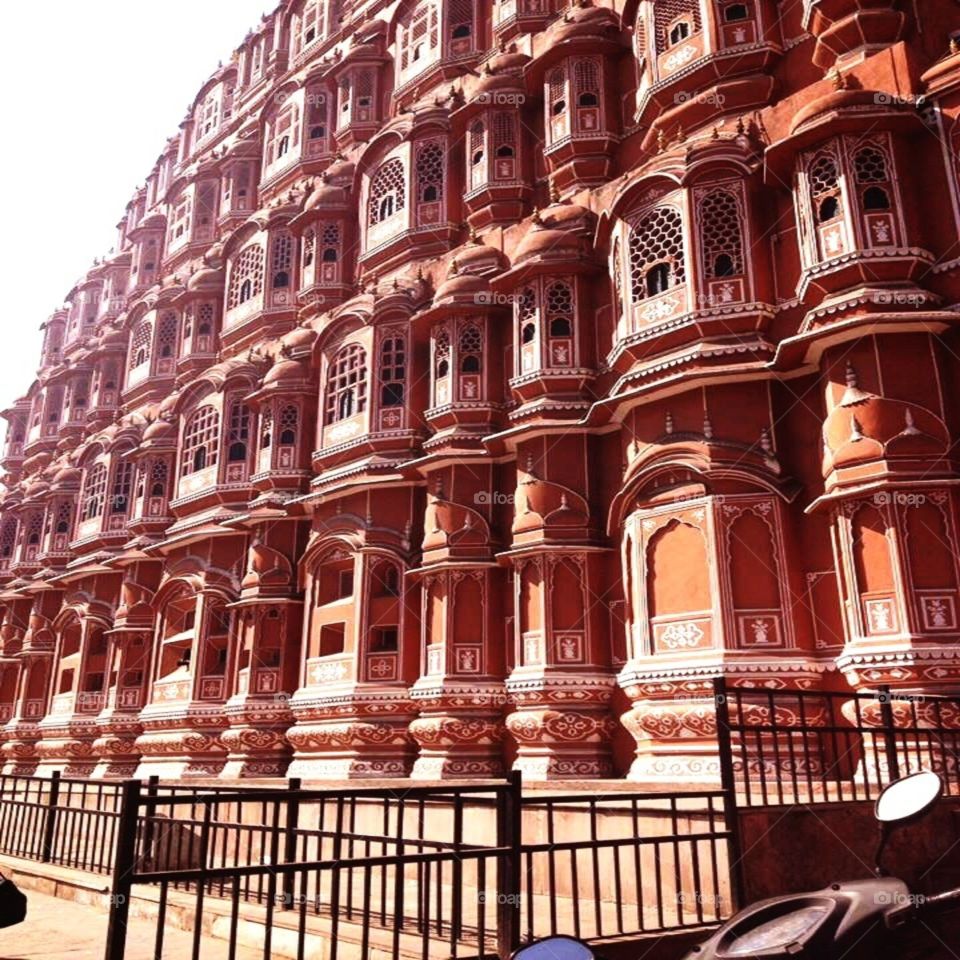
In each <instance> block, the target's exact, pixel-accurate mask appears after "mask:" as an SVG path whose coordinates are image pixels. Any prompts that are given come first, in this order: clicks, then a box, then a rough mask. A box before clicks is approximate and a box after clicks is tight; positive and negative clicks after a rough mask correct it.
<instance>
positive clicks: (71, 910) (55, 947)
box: [0, 890, 263, 960]
mask: <svg viewBox="0 0 960 960" xmlns="http://www.w3.org/2000/svg"><path fill="white" fill-rule="evenodd" d="M24 892H25V893H26V894H27V898H28V905H27V919H26V920H25V921H24V922H23V923H20V924H18V925H17V926H15V927H7V928H6V929H5V930H0V960H103V954H104V948H105V944H106V939H107V915H106V914H105V913H103V912H102V911H100V910H98V909H97V908H96V907H92V906H89V905H87V904H83V903H77V902H76V901H73V900H60V899H58V898H57V897H52V896H49V895H48V894H45V893H39V892H38V891H36V890H25V891H24ZM155 937H156V920H151V919H139V918H132V919H131V921H130V925H129V929H128V933H127V951H126V960H157V958H156V957H155V956H154V952H153V947H154V939H155ZM191 956H193V934H191V933H188V932H186V931H184V930H179V929H175V928H173V927H169V926H168V927H167V929H166V932H165V933H164V945H163V957H164V958H171V960H174V958H176V960H181V958H183V960H188V958H189V957H191ZM200 956H201V957H202V958H203V960H227V958H228V948H227V943H226V942H225V941H224V940H217V939H214V938H212V937H203V938H202V940H201V944H200ZM235 956H236V960H263V951H262V950H255V949H252V948H249V947H242V946H238V947H237V950H236V954H235Z"/></svg>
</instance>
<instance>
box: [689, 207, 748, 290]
mask: <svg viewBox="0 0 960 960" xmlns="http://www.w3.org/2000/svg"><path fill="white" fill-rule="evenodd" d="M698 212H699V220H700V245H701V248H702V256H703V269H704V275H705V276H706V277H707V278H708V279H711V280H712V279H716V278H719V277H736V276H740V275H741V274H742V273H743V233H742V225H741V220H740V207H739V205H738V203H737V200H736V197H734V195H733V194H732V193H730V191H729V190H714V191H713V192H712V193H708V194H707V195H706V196H705V197H704V198H703V200H702V201H701V202H700V209H699V211H698Z"/></svg>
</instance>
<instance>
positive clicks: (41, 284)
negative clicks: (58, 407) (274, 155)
mask: <svg viewBox="0 0 960 960" xmlns="http://www.w3.org/2000/svg"><path fill="white" fill-rule="evenodd" d="M274 6H276V0H162V2H160V3H155V2H148V0H80V2H78V0H47V2H46V3H43V4H38V3H5V4H4V5H3V7H4V9H3V30H2V36H0V91H2V93H0V100H2V103H3V113H4V116H3V136H2V142H3V146H2V149H0V184H2V190H3V205H4V208H5V210H4V212H5V216H4V227H3V229H2V232H0V290H2V318H3V319H2V328H0V409H5V408H6V407H7V406H8V405H9V404H10V403H11V402H12V401H13V400H15V399H16V398H17V397H19V396H21V395H22V394H23V393H24V392H25V391H26V389H27V388H28V387H29V385H30V382H31V380H32V378H33V376H34V375H35V373H36V366H37V361H38V358H39V351H40V334H39V332H38V328H39V326H40V324H41V323H42V322H43V321H44V320H45V319H46V318H47V317H48V316H49V315H50V314H51V313H52V312H53V311H54V310H55V309H56V308H57V307H58V306H59V305H60V304H61V303H62V302H63V298H64V296H65V295H66V294H67V293H68V292H69V290H70V288H71V287H72V286H73V284H74V283H75V282H76V281H77V279H78V278H79V277H80V275H81V274H82V273H83V272H84V271H85V270H86V269H87V267H89V266H90V264H91V263H92V262H93V259H94V257H100V256H103V255H104V254H106V252H107V251H108V250H109V249H110V248H111V247H112V246H113V245H114V241H115V239H116V231H115V225H116V223H117V222H118V221H119V220H120V218H121V217H122V216H123V213H124V209H125V207H126V204H127V201H128V200H129V199H130V197H131V196H132V194H133V191H134V190H135V189H136V187H138V186H140V185H141V184H142V183H143V182H144V180H145V179H146V176H147V174H148V173H149V172H150V170H151V168H152V167H153V164H154V161H155V160H156V159H157V157H158V156H159V155H160V152H161V150H162V149H163V146H164V144H165V143H166V139H167V137H170V136H172V135H173V134H174V133H176V132H177V130H178V128H179V124H180V121H181V120H182V119H183V117H184V114H185V113H186V109H187V106H188V104H190V103H191V102H192V101H193V98H194V96H195V95H196V93H197V91H198V90H199V88H200V85H201V84H202V83H203V82H204V81H205V80H206V78H207V77H208V76H209V75H210V74H211V73H212V72H213V71H214V70H215V69H216V66H217V63H218V61H220V60H223V61H226V60H228V59H229V57H230V54H231V52H232V51H233V50H235V49H236V48H237V47H238V46H239V45H240V43H241V42H242V40H243V38H244V37H245V36H246V33H247V30H248V29H249V28H251V27H253V26H254V25H255V24H256V23H258V22H259V20H260V16H261V15H262V14H263V13H266V12H268V11H270V10H272V9H273V7H274ZM5 427H6V422H5V421H0V436H2V434H3V431H4V429H5Z"/></svg>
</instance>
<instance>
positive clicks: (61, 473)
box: [52, 463, 81, 486]
mask: <svg viewBox="0 0 960 960" xmlns="http://www.w3.org/2000/svg"><path fill="white" fill-rule="evenodd" d="M80 477H81V472H80V470H79V469H78V468H77V467H75V466H73V465H72V464H69V463H67V464H64V465H63V466H61V467H60V469H59V470H57V472H56V473H55V474H54V475H53V481H52V482H53V483H55V484H56V485H57V486H63V485H64V484H68V483H72V482H73V481H74V480H79V479H80Z"/></svg>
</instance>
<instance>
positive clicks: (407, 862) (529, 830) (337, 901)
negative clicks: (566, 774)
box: [107, 775, 737, 960]
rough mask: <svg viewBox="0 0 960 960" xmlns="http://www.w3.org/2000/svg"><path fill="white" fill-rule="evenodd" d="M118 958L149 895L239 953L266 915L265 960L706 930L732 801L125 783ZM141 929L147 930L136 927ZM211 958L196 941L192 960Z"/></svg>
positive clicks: (731, 850) (710, 794)
mask: <svg viewBox="0 0 960 960" xmlns="http://www.w3.org/2000/svg"><path fill="white" fill-rule="evenodd" d="M125 789H126V790H128V791H129V794H128V796H127V799H126V800H125V802H126V803H128V804H130V805H131V809H132V808H133V807H135V808H136V809H137V811H138V813H137V816H136V817H133V816H131V817H129V818H127V819H125V820H123V821H122V823H121V827H120V831H119V840H118V849H117V871H116V874H115V883H114V890H113V913H112V918H111V933H110V946H109V951H108V953H107V960H121V958H122V957H123V955H124V954H123V950H124V946H123V941H124V937H125V931H126V926H127V924H126V917H125V910H126V909H127V905H128V904H129V902H130V898H131V896H132V895H134V894H135V893H136V892H137V889H138V888H140V892H141V893H142V892H143V889H142V888H143V886H144V885H148V886H152V887H153V888H154V893H153V894H152V895H151V898H152V899H154V900H156V902H157V904H158V915H157V920H156V926H155V930H154V937H155V944H154V948H155V956H157V957H162V956H163V955H164V954H163V949H164V921H165V919H166V916H167V913H168V911H170V910H174V909H175V910H178V911H183V910H186V911H187V912H188V913H189V914H190V926H192V928H193V929H194V930H195V931H200V930H201V929H202V928H203V927H204V926H205V923H206V925H208V926H209V925H210V923H212V922H214V920H216V921H219V927H220V929H221V932H223V934H224V935H225V937H226V938H227V940H228V941H229V943H230V944H231V945H235V944H236V942H237V936H238V934H237V931H238V928H239V923H240V920H241V913H240V905H241V904H250V905H252V906H253V907H254V908H255V909H258V910H260V911H261V913H260V914H259V918H260V921H259V926H258V929H259V930H261V931H262V932H263V936H264V939H263V941H262V944H258V946H261V945H262V949H263V956H264V957H265V958H266V957H269V956H271V952H270V951H271V949H272V938H273V937H274V935H275V933H276V931H280V932H281V934H280V935H289V934H291V933H292V934H293V937H294V942H295V944H296V949H297V951H298V954H297V955H298V956H307V955H310V953H311V947H310V943H311V937H315V938H317V939H322V940H323V941H325V943H326V944H327V948H326V949H327V951H328V953H327V954H325V955H329V956H330V957H331V958H332V960H335V958H336V957H337V956H338V955H339V954H340V952H341V950H342V949H345V947H346V945H351V946H352V947H354V948H358V949H359V950H360V951H361V952H360V955H361V956H366V955H367V954H368V952H369V951H370V950H371V948H372V947H375V948H376V951H377V953H378V955H381V956H384V957H395V958H399V957H401V956H423V957H427V956H439V955H442V956H449V957H472V958H478V957H491V958H492V957H507V956H509V954H510V952H511V950H512V949H513V948H514V947H515V946H517V945H518V944H519V942H520V941H522V940H523V941H525V940H529V939H533V938H534V937H540V936H546V935H549V934H551V933H571V934H574V935H576V936H578V937H582V938H584V939H591V940H592V939H601V938H605V937H610V936H623V935H630V934H634V935H636V934H642V933H656V932H665V931H668V930H677V929H685V928H695V927H704V926H706V925H710V924H713V923H716V922H719V921H720V920H722V919H724V918H725V917H727V916H729V915H730V913H731V911H732V910H733V905H734V902H735V901H736V899H737V881H736V876H737V874H736V871H735V869H734V865H735V863H736V855H735V850H736V845H735V829H734V825H735V823H736V819H735V816H733V814H732V808H730V806H729V805H728V804H727V803H726V802H725V799H726V797H725V794H724V793H723V791H690V792H671V793H652V794H650V793H620V792H618V793H615V794H610V795H607V796H586V797H585V796H584V795H583V794H567V795H563V796H558V795H549V794H539V793H536V792H532V793H528V794H527V796H522V795H521V785H520V779H519V776H518V775H514V776H512V777H511V778H510V779H509V780H508V781H507V782H506V783H504V782H502V781H498V782H492V783H478V784H473V785H470V786H456V787H454V786H445V785H436V786H424V787H411V788H396V789H381V788H377V789H369V788H366V789H365V788H359V789H357V788H352V789H349V790H342V789H338V790H303V789H301V788H300V785H299V783H298V782H296V781H292V782H291V783H290V786H289V788H288V789H286V790H269V789H266V790H265V789H262V788H261V789H252V790H250V789H245V790H242V791H230V790H223V789H218V790H216V791H212V792H210V793H204V792H203V788H190V789H186V788H185V789H183V790H182V791H181V790H179V789H178V788H176V787H162V786H159V785H157V784H150V785H148V786H147V787H146V788H145V789H144V788H142V787H141V785H140V784H132V785H128V786H127V787H125ZM140 928H141V930H142V928H143V920H142V919H141V921H140ZM200 952H201V938H200V935H199V933H197V935H196V936H195V938H194V945H193V956H194V957H198V956H199V954H200Z"/></svg>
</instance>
